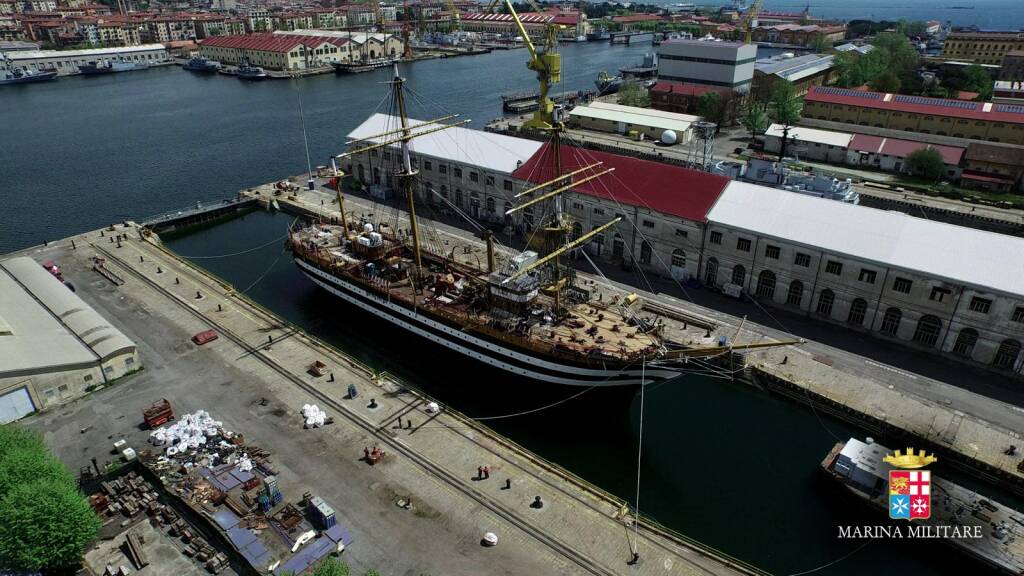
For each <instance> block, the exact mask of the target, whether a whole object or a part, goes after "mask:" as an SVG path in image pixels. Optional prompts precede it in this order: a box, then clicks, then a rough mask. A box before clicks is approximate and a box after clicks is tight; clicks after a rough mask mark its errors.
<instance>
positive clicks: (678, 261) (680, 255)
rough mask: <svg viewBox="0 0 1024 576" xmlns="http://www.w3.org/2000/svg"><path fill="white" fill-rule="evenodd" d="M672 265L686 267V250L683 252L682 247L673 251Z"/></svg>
mask: <svg viewBox="0 0 1024 576" xmlns="http://www.w3.org/2000/svg"><path fill="white" fill-rule="evenodd" d="M672 267H673V268H686V252H683V250H682V249H681V248H676V249H675V250H673V251H672Z"/></svg>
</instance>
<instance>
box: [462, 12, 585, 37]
mask: <svg viewBox="0 0 1024 576" xmlns="http://www.w3.org/2000/svg"><path fill="white" fill-rule="evenodd" d="M519 20H520V21H521V22H522V23H523V28H525V29H526V33H527V34H529V36H530V38H532V39H533V40H535V41H536V40H541V39H543V38H544V34H545V32H544V31H545V29H546V26H547V25H548V24H556V25H557V26H559V36H562V37H567V38H576V37H578V36H585V35H586V34H587V33H588V32H590V25H589V24H588V22H587V15H586V14H584V13H583V12H579V11H576V10H562V9H559V8H552V9H550V10H546V11H544V12H524V13H520V14H519ZM459 23H460V26H462V29H463V30H464V31H466V32H482V33H485V34H497V35H499V36H502V37H505V38H515V37H517V36H519V35H520V34H519V27H518V26H516V23H515V20H513V18H512V15H511V14H494V13H490V12H471V13H468V14H467V13H463V14H462V15H461V16H460V17H459Z"/></svg>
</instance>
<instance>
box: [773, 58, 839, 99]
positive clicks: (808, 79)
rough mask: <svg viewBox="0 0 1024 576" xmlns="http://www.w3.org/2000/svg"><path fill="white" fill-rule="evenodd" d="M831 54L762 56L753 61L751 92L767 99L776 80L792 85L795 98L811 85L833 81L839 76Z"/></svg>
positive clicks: (805, 91) (804, 92) (826, 83)
mask: <svg viewBox="0 0 1024 576" xmlns="http://www.w3.org/2000/svg"><path fill="white" fill-rule="evenodd" d="M834 59H835V57H834V56H831V55H824V54H805V55H803V56H794V55H793V53H791V52H787V53H784V54H779V55H778V56H772V57H771V58H764V59H762V60H758V61H757V62H755V63H754V81H753V92H754V94H755V95H757V97H758V98H759V99H762V100H766V99H767V97H768V96H769V95H770V94H771V91H772V89H773V88H774V86H775V85H776V84H777V83H778V81H779V80H785V81H787V82H789V83H790V84H792V85H793V95H794V97H797V98H799V97H801V96H803V95H805V94H807V91H808V90H810V89H811V86H825V85H828V84H832V83H834V82H835V81H836V79H837V78H838V77H839V73H838V71H837V70H836V68H835V64H834V62H833V60H834Z"/></svg>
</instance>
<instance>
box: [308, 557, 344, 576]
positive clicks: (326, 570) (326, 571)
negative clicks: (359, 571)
mask: <svg viewBox="0 0 1024 576" xmlns="http://www.w3.org/2000/svg"><path fill="white" fill-rule="evenodd" d="M313 576H349V568H348V564H345V563H344V562H342V561H341V560H338V559H337V558H332V557H330V556H328V557H327V558H326V559H324V561H323V562H321V563H320V564H318V565H317V567H316V568H314V569H313Z"/></svg>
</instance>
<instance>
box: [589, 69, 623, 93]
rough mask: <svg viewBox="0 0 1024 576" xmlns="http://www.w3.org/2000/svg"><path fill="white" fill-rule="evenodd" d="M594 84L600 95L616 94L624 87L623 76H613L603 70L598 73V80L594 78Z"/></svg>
mask: <svg viewBox="0 0 1024 576" xmlns="http://www.w3.org/2000/svg"><path fill="white" fill-rule="evenodd" d="M594 86H597V94H598V96H604V95H605V94H615V93H616V92H618V91H619V88H622V76H612V75H611V74H609V73H607V72H604V71H601V73H599V74H598V75H597V80H594Z"/></svg>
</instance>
